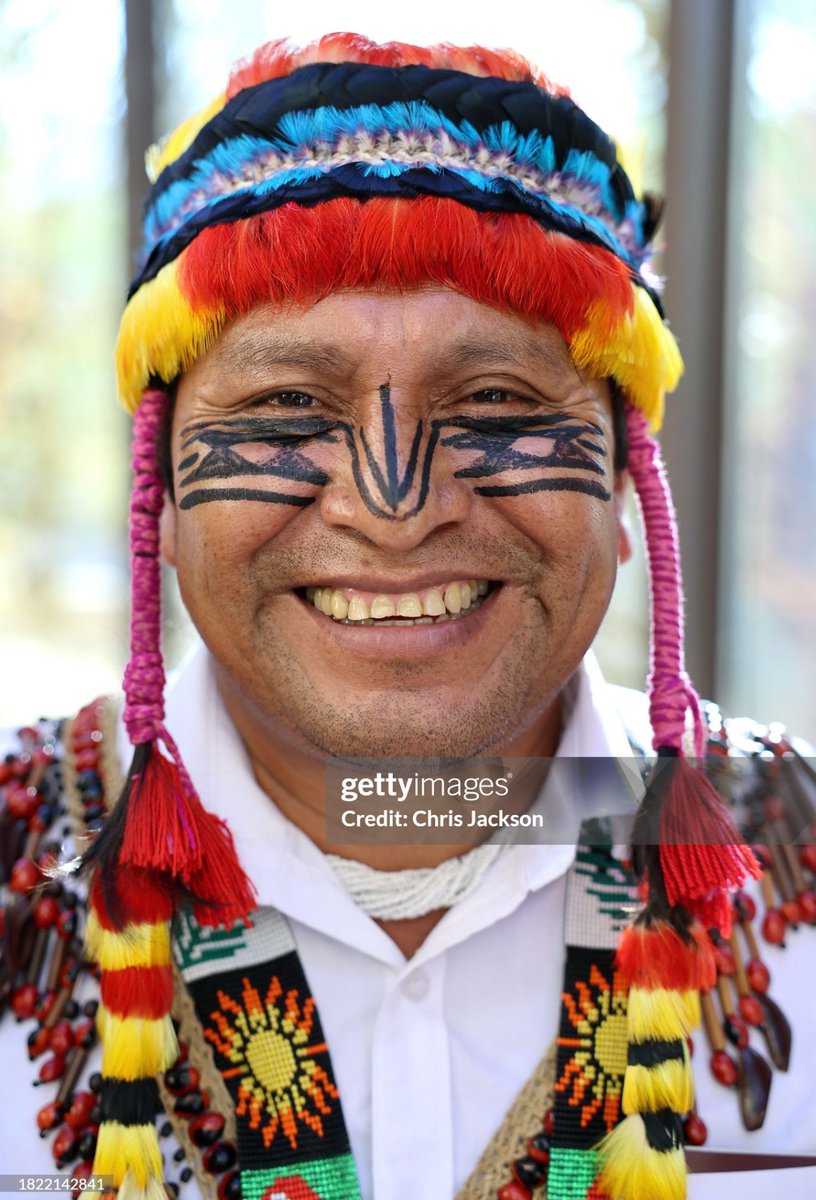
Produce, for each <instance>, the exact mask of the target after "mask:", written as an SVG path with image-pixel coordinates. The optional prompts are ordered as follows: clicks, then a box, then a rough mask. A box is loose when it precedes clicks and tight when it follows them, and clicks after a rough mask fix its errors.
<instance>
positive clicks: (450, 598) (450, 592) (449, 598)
mask: <svg viewBox="0 0 816 1200" xmlns="http://www.w3.org/2000/svg"><path fill="white" fill-rule="evenodd" d="M444 599H445V608H446V609H447V610H448V612H449V613H458V612H461V611H462V589H461V588H460V587H459V584H458V583H450V584H448V586H447V587H446V588H445V597H444Z"/></svg>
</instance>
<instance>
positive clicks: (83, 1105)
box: [65, 1092, 96, 1131]
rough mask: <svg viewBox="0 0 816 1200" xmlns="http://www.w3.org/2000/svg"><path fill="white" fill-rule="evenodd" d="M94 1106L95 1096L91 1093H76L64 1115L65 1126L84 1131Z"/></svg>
mask: <svg viewBox="0 0 816 1200" xmlns="http://www.w3.org/2000/svg"><path fill="white" fill-rule="evenodd" d="M95 1105H96V1096H95V1095H94V1094H93V1092H77V1093H76V1095H75V1096H74V1098H73V1100H72V1101H71V1107H70V1108H69V1109H68V1112H67V1113H66V1114H65V1121H66V1124H68V1125H70V1126H71V1128H72V1129H76V1130H77V1131H79V1130H80V1129H84V1128H85V1126H86V1125H87V1124H88V1122H89V1120H90V1118H91V1113H92V1112H93V1110H94V1106H95Z"/></svg>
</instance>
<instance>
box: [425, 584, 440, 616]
mask: <svg viewBox="0 0 816 1200" xmlns="http://www.w3.org/2000/svg"><path fill="white" fill-rule="evenodd" d="M424 609H425V616H426V617H441V616H444V613H445V601H444V600H443V599H442V593H441V592H438V591H437V590H436V588H431V590H430V591H429V592H428V594H427V596H426V597H425V604H424Z"/></svg>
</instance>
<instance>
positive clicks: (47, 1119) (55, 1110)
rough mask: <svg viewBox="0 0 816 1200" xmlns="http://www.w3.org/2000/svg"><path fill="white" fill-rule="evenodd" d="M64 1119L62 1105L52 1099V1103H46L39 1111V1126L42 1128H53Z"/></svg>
mask: <svg viewBox="0 0 816 1200" xmlns="http://www.w3.org/2000/svg"><path fill="white" fill-rule="evenodd" d="M61 1119H62V1105H61V1104H57V1103H56V1101H54V1100H52V1101H51V1103H50V1104H44V1105H43V1107H42V1108H41V1109H40V1111H39V1112H38V1113H37V1128H38V1129H42V1130H48V1129H53V1128H54V1126H55V1125H58V1124H59V1122H60V1120H61Z"/></svg>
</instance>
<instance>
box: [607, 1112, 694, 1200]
mask: <svg viewBox="0 0 816 1200" xmlns="http://www.w3.org/2000/svg"><path fill="white" fill-rule="evenodd" d="M598 1153H599V1156H600V1159H601V1163H602V1167H601V1174H600V1184H601V1187H602V1188H603V1190H604V1192H606V1194H607V1195H608V1197H609V1200H685V1195H686V1157H685V1155H684V1153H683V1151H682V1149H679V1148H678V1149H677V1150H665V1151H664V1150H653V1149H652V1147H651V1146H650V1145H649V1142H648V1140H647V1138H646V1127H645V1126H644V1124H643V1121H642V1119H641V1118H640V1117H639V1116H631V1117H625V1118H624V1120H623V1121H621V1123H620V1124H619V1125H616V1126H615V1128H614V1129H613V1130H612V1132H611V1133H610V1134H608V1135H607V1137H605V1138H604V1139H603V1141H602V1142H601V1143H600V1145H599V1147H598Z"/></svg>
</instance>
